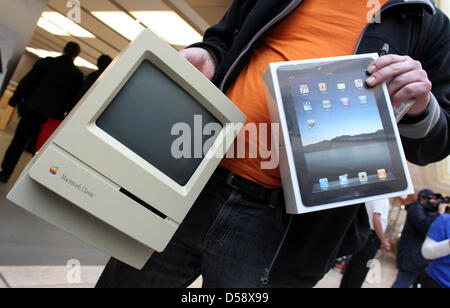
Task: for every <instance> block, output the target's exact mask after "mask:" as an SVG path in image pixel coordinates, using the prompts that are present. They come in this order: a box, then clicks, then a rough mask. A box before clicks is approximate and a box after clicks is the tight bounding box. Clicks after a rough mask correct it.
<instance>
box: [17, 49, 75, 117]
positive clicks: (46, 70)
mask: <svg viewBox="0 0 450 308" xmlns="http://www.w3.org/2000/svg"><path fill="white" fill-rule="evenodd" d="M82 83H83V74H82V73H81V71H80V70H79V69H78V68H77V67H76V66H75V65H74V64H73V61H72V59H71V58H69V57H67V56H60V57H57V58H45V59H41V60H39V61H38V62H37V63H36V64H35V65H34V67H33V69H32V70H31V71H30V72H29V73H28V74H27V75H26V76H25V77H24V78H23V79H22V80H21V81H20V83H19V85H18V86H17V89H16V92H15V94H14V96H13V97H12V98H11V100H10V102H9V104H10V105H11V106H13V107H15V106H16V105H17V104H19V103H20V102H21V101H24V102H25V106H26V107H25V110H32V111H36V112H38V113H40V114H42V115H44V116H47V117H52V118H55V119H63V118H64V113H65V112H67V111H69V110H70V108H71V107H72V106H73V105H74V104H75V103H76V99H77V97H78V93H79V91H80V88H81V85H82Z"/></svg>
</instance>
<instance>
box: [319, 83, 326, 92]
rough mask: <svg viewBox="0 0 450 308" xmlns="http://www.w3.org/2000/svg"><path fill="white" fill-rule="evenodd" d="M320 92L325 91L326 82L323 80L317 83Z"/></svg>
mask: <svg viewBox="0 0 450 308" xmlns="http://www.w3.org/2000/svg"><path fill="white" fill-rule="evenodd" d="M319 90H320V92H327V84H326V83H325V82H321V83H319Z"/></svg>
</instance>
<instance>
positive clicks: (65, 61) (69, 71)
mask: <svg viewBox="0 0 450 308" xmlns="http://www.w3.org/2000/svg"><path fill="white" fill-rule="evenodd" d="M80 52H81V49H80V46H79V45H78V44H77V43H73V42H70V43H68V44H67V45H66V46H65V48H64V50H63V55H62V56H60V57H56V58H52V57H48V58H45V59H41V60H39V61H38V62H37V63H36V64H35V65H34V67H33V69H32V70H31V71H30V72H29V73H28V74H27V75H26V76H25V77H24V78H23V79H22V80H21V82H20V83H19V85H18V89H17V90H18V93H17V94H16V95H14V96H13V98H14V100H13V99H11V100H10V101H9V104H10V105H11V106H12V107H15V106H17V105H18V104H19V103H20V102H21V101H24V105H22V106H21V109H22V111H21V113H22V117H21V120H20V122H19V124H18V126H17V129H16V132H15V135H14V138H13V140H12V142H11V144H10V145H9V147H8V150H7V151H6V154H5V156H4V158H3V162H2V171H1V172H0V182H2V183H6V182H8V180H9V178H10V176H11V174H12V173H13V171H14V169H15V167H16V165H17V162H18V161H19V159H20V156H21V154H22V152H23V151H24V149H25V146H26V145H27V142H28V141H29V140H30V139H31V138H32V137H33V136H34V135H35V134H36V132H39V131H40V130H41V125H42V124H43V123H45V122H47V120H48V119H49V118H56V119H63V118H64V114H65V113H66V112H67V110H68V109H69V107H70V106H73V104H74V101H75V100H76V98H77V96H78V92H79V91H80V88H81V85H82V83H83V74H82V73H81V71H80V70H79V69H78V68H77V67H76V66H75V64H74V61H75V59H76V58H77V57H78V56H79V54H80Z"/></svg>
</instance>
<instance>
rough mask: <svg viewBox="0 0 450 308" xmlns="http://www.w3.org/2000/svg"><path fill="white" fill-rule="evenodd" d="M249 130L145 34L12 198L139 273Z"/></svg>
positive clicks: (199, 78)
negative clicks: (242, 133) (236, 141)
mask: <svg viewBox="0 0 450 308" xmlns="http://www.w3.org/2000/svg"><path fill="white" fill-rule="evenodd" d="M244 122H245V116H244V115H243V114H242V113H241V112H240V111H239V110H238V109H237V108H236V107H235V106H234V105H233V104H232V103H231V102H230V101H229V100H228V99H227V98H226V96H225V95H224V94H223V93H221V92H220V91H219V90H218V89H217V88H216V87H215V86H214V85H213V84H212V83H211V82H210V81H209V80H208V79H207V78H206V77H204V76H203V75H202V74H201V73H200V72H199V71H198V70H197V69H196V68H194V67H193V66H192V65H191V64H190V63H189V62H188V61H187V60H185V59H184V58H183V57H182V56H180V55H179V53H178V52H177V51H176V50H174V49H173V48H172V47H170V46H169V45H168V44H167V43H166V42H165V41H163V40H161V39H160V38H159V37H157V36H156V35H155V34H154V33H153V32H152V31H150V30H144V31H143V32H142V33H141V35H140V36H139V37H138V38H137V39H136V40H135V41H134V42H133V43H132V44H131V45H130V46H129V47H128V48H127V49H126V50H125V51H124V52H123V53H122V54H121V55H120V56H118V57H117V58H116V59H115V60H114V62H113V63H112V64H111V66H110V67H109V68H108V69H107V71H105V73H104V74H103V75H102V76H101V77H100V79H99V80H98V81H97V82H96V83H95V85H94V86H93V87H92V88H91V90H90V91H89V92H88V93H87V94H86V95H85V96H84V97H83V98H82V100H81V101H80V102H79V104H78V105H77V107H76V108H75V110H74V111H73V112H72V113H71V114H70V115H69V117H68V118H67V119H66V120H65V121H64V122H63V123H62V125H61V126H60V127H59V128H58V130H57V131H56V132H55V133H54V134H53V136H52V137H51V138H50V140H49V141H48V142H47V143H46V144H45V146H44V147H43V149H42V150H41V151H40V152H39V153H38V154H37V155H36V156H35V157H34V159H33V160H32V161H31V162H30V163H29V165H28V166H27V168H26V170H25V171H24V172H23V174H22V175H21V176H20V178H19V180H18V181H17V183H16V184H15V186H14V187H13V189H12V191H11V192H10V193H9V195H8V198H9V199H10V200H11V201H13V202H15V203H17V204H18V205H19V206H21V207H23V208H25V209H27V210H28V211H30V212H32V213H34V214H35V215H37V216H39V217H41V218H42V219H44V220H46V221H48V222H50V223H52V224H54V225H56V226H58V227H60V228H62V229H64V230H65V231H67V232H69V233H71V234H72V235H74V236H75V237H78V238H79V239H81V240H82V241H84V242H87V243H88V244H91V245H92V246H94V247H96V248H98V249H100V250H102V251H104V252H106V253H108V254H109V255H112V256H114V257H115V258H117V259H119V260H121V261H123V262H125V263H128V264H130V265H132V266H134V267H136V268H142V267H143V265H144V264H145V263H146V261H147V260H148V259H149V257H150V256H151V254H152V253H153V251H154V250H156V251H159V252H160V251H163V250H164V249H165V247H166V246H167V244H168V243H169V241H170V239H171V238H172V237H173V235H174V234H175V232H176V231H177V229H178V227H179V225H180V224H181V223H182V221H183V219H184V218H185V216H186V215H187V213H188V211H189V210H190V208H191V207H192V205H193V203H194V202H195V200H196V199H197V197H198V196H199V194H200V193H201V191H202V190H203V188H204V186H205V185H206V183H207V182H208V180H209V179H210V177H211V176H212V174H213V173H214V170H215V169H216V168H217V166H218V165H219V163H220V161H221V159H222V158H223V156H224V155H225V153H226V152H227V150H228V148H229V147H230V146H231V145H232V143H233V141H234V139H235V137H236V136H237V134H238V132H239V130H240V129H241V128H242V127H243V125H244ZM214 128H215V129H214ZM188 133H189V134H188ZM180 140H181V141H183V140H184V141H186V142H184V143H183V142H180ZM189 141H191V142H189ZM191 145H192V148H191V149H189V148H188V147H190V146H191ZM180 153H181V154H182V155H180Z"/></svg>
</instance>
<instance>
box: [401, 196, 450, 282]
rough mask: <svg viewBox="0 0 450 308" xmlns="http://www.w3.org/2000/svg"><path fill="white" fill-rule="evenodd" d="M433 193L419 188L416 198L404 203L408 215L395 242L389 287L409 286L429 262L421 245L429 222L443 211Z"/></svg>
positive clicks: (429, 224)
mask: <svg viewBox="0 0 450 308" xmlns="http://www.w3.org/2000/svg"><path fill="white" fill-rule="evenodd" d="M437 204H438V202H437V200H436V198H435V195H434V192H433V191H432V190H429V189H424V190H421V191H420V192H419V194H418V200H417V201H416V202H414V203H412V204H410V205H407V206H406V211H407V212H408V216H407V218H406V223H405V227H404V228H403V232H402V236H401V238H400V241H399V244H398V251H397V267H398V270H399V273H398V276H397V279H396V281H395V282H394V284H393V285H392V288H410V287H411V286H412V285H413V284H414V282H415V281H416V280H417V279H418V278H419V277H420V276H421V275H422V274H423V273H424V272H425V269H426V268H427V267H428V265H429V264H430V261H428V260H426V259H425V258H424V257H423V256H422V244H423V242H424V241H425V238H426V236H427V233H428V230H429V229H430V226H431V225H432V223H433V222H434V221H435V220H436V219H437V218H438V217H439V216H440V215H441V214H443V213H444V211H443V209H442V208H438V207H437Z"/></svg>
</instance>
